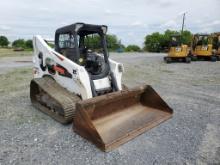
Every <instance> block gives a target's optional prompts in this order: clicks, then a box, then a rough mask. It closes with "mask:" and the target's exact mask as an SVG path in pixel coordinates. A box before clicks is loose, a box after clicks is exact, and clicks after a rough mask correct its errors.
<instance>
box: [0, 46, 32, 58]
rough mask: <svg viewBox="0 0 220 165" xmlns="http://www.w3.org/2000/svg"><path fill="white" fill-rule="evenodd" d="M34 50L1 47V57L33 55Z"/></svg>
mask: <svg viewBox="0 0 220 165" xmlns="http://www.w3.org/2000/svg"><path fill="white" fill-rule="evenodd" d="M31 55H32V51H30V50H28V51H27V50H25V51H14V50H13V49H11V48H9V49H6V48H1V49H0V58H2V57H19V56H31Z"/></svg>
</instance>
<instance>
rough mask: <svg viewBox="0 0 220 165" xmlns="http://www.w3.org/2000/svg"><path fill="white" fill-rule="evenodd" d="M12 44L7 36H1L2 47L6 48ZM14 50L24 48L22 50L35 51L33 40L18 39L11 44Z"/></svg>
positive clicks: (0, 44)
mask: <svg viewBox="0 0 220 165" xmlns="http://www.w3.org/2000/svg"><path fill="white" fill-rule="evenodd" d="M9 44H10V42H9V40H8V38H7V37H5V36H0V47H3V48H6V47H8V46H9ZM11 46H12V47H13V48H22V49H33V43H32V40H30V39H29V40H24V39H17V40H14V41H13V42H12V43H11Z"/></svg>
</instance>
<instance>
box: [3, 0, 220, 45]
mask: <svg viewBox="0 0 220 165" xmlns="http://www.w3.org/2000/svg"><path fill="white" fill-rule="evenodd" d="M183 12H187V14H186V22H185V29H187V30H190V31H192V32H194V33H196V32H214V31H220V0H108V1H107V0H88V1H83V0H2V1H1V3H0V35H6V36H8V38H9V39H10V40H14V39H17V38H26V39H28V38H32V36H33V35H36V34H40V35H42V36H44V37H46V38H53V37H54V32H55V30H56V29H57V28H58V27H61V26H63V25H68V24H72V23H75V22H85V23H91V24H105V25H108V27H109V30H108V33H110V34H116V35H117V36H118V38H119V39H121V41H122V43H123V44H125V45H128V44H138V45H139V46H142V45H143V42H144V36H146V35H147V34H150V33H152V32H155V31H159V32H163V31H164V30H166V29H168V28H169V29H174V30H180V28H181V22H182V14H183Z"/></svg>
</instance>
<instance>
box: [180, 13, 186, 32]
mask: <svg viewBox="0 0 220 165" xmlns="http://www.w3.org/2000/svg"><path fill="white" fill-rule="evenodd" d="M185 15H186V13H183V23H182V30H181V35H183V28H184V23H185Z"/></svg>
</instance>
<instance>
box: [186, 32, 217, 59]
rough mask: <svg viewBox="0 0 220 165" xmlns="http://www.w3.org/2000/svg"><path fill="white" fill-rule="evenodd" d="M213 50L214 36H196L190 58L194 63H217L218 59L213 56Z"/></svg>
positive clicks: (194, 36) (199, 34)
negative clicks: (200, 60) (207, 61)
mask: <svg viewBox="0 0 220 165" xmlns="http://www.w3.org/2000/svg"><path fill="white" fill-rule="evenodd" d="M212 48H213V46H212V36H211V35H210V34H201V33H198V34H195V35H193V39H192V44H191V50H190V56H191V58H192V60H194V61H196V60H199V59H202V60H210V61H213V62H215V61H216V59H217V58H216V56H215V55H214V54H213V51H212Z"/></svg>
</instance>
